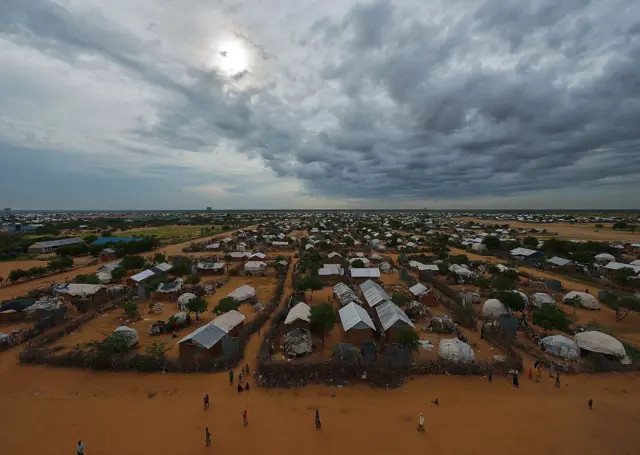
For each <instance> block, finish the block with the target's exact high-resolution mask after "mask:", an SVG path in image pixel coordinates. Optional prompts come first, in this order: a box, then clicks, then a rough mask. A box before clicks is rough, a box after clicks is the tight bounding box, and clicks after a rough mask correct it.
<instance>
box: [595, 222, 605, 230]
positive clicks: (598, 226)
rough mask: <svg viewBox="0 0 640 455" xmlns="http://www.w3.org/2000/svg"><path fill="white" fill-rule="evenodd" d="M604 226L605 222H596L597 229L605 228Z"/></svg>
mask: <svg viewBox="0 0 640 455" xmlns="http://www.w3.org/2000/svg"><path fill="white" fill-rule="evenodd" d="M603 228H604V224H600V223H598V224H596V229H603Z"/></svg>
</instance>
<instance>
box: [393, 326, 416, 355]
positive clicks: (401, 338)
mask: <svg viewBox="0 0 640 455" xmlns="http://www.w3.org/2000/svg"><path fill="white" fill-rule="evenodd" d="M419 340H420V337H419V336H418V334H417V333H416V331H415V330H412V329H401V330H398V335H397V341H398V344H399V345H400V346H402V347H403V348H405V349H409V350H410V351H417V350H418V347H419V344H418V341H419Z"/></svg>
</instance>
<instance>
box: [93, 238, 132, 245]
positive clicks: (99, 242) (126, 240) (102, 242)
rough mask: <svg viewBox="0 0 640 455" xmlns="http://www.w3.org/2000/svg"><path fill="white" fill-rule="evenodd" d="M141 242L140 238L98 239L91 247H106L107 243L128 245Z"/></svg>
mask: <svg viewBox="0 0 640 455" xmlns="http://www.w3.org/2000/svg"><path fill="white" fill-rule="evenodd" d="M139 240H142V239H141V238H140V237H100V238H99V239H98V240H96V241H95V242H93V245H106V244H107V243H129V242H137V241H139Z"/></svg>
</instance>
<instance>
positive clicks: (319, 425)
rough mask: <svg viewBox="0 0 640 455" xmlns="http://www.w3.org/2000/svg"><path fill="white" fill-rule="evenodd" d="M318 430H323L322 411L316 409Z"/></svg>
mask: <svg viewBox="0 0 640 455" xmlns="http://www.w3.org/2000/svg"><path fill="white" fill-rule="evenodd" d="M315 420H316V429H320V428H322V423H320V411H319V410H318V409H316V419H315Z"/></svg>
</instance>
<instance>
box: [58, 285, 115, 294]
mask: <svg viewBox="0 0 640 455" xmlns="http://www.w3.org/2000/svg"><path fill="white" fill-rule="evenodd" d="M101 289H105V287H104V286H102V285H100V284H79V283H69V284H64V285H60V286H56V287H54V288H53V290H54V292H57V293H59V294H69V295H73V296H79V295H80V296H81V295H93V294H95V293H96V292H98V291H99V290H101Z"/></svg>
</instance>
